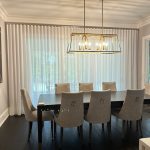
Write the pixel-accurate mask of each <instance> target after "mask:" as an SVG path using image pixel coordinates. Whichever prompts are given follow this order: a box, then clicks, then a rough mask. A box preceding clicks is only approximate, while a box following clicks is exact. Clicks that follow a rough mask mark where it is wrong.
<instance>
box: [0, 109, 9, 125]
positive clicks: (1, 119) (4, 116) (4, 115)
mask: <svg viewBox="0 0 150 150" xmlns="http://www.w3.org/2000/svg"><path fill="white" fill-rule="evenodd" d="M8 116H9V114H8V108H7V109H6V110H5V111H4V112H3V113H2V114H1V115H0V127H1V126H2V124H3V123H4V122H5V120H6V119H7V118H8Z"/></svg>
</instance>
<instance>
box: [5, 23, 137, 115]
mask: <svg viewBox="0 0 150 150" xmlns="http://www.w3.org/2000/svg"><path fill="white" fill-rule="evenodd" d="M86 30H87V32H92V33H99V32H101V31H100V29H98V28H88V29H86ZM72 32H83V28H81V27H76V26H54V25H36V24H35V25H34V24H33V25H31V24H17V23H7V24H6V35H7V37H6V41H7V57H8V81H9V110H10V114H11V115H14V114H21V113H22V103H21V95H20V88H26V89H28V90H29V92H30V95H31V96H32V99H33V103H34V104H35V105H36V104H37V101H38V96H39V94H40V93H53V92H54V84H55V83H58V82H69V83H70V84H71V90H72V91H77V90H78V83H79V82H93V84H94V90H101V83H102V82H103V81H115V82H116V84H117V89H118V90H124V89H127V88H137V42H138V30H133V29H132V30H131V29H111V28H110V29H105V30H104V33H116V34H118V36H119V41H120V44H121V50H122V52H121V53H118V54H109V55H108V54H98V53H94V54H93V53H91V54H90V53H88V54H67V46H68V43H69V41H70V33H72Z"/></svg>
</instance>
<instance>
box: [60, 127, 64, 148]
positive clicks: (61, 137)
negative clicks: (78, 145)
mask: <svg viewBox="0 0 150 150" xmlns="http://www.w3.org/2000/svg"><path fill="white" fill-rule="evenodd" d="M63 131H64V130H63V127H61V128H60V149H61V148H62V144H63Z"/></svg>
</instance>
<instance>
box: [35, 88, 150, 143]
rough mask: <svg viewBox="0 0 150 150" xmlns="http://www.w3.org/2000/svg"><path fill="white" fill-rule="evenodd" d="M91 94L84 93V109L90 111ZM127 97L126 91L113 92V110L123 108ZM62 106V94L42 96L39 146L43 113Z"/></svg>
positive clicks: (147, 100) (146, 99) (148, 99)
mask: <svg viewBox="0 0 150 150" xmlns="http://www.w3.org/2000/svg"><path fill="white" fill-rule="evenodd" d="M90 97H91V92H83V104H84V109H88V106H89V103H90ZM125 97H126V91H112V92H111V109H116V108H121V106H122V104H123V102H124V100H125ZM144 104H150V95H148V94H145V95H144ZM60 105H61V94H40V96H39V101H38V105H37V117H38V144H39V145H42V112H43V111H49V110H54V111H55V110H59V108H60Z"/></svg>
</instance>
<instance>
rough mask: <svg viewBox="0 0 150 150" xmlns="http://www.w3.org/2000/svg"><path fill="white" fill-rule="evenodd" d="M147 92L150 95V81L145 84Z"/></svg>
mask: <svg viewBox="0 0 150 150" xmlns="http://www.w3.org/2000/svg"><path fill="white" fill-rule="evenodd" d="M145 93H146V94H149V95H150V84H149V83H146V84H145Z"/></svg>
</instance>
